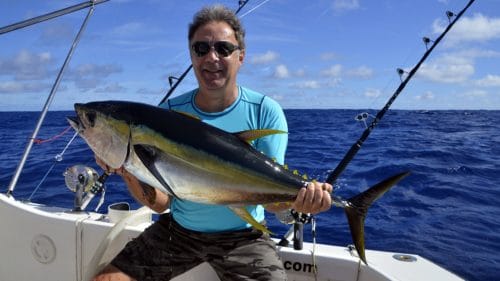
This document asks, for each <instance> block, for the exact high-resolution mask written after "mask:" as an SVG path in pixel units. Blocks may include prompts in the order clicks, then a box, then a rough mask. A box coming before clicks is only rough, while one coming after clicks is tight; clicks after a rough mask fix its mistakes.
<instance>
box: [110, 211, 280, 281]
mask: <svg viewBox="0 0 500 281" xmlns="http://www.w3.org/2000/svg"><path fill="white" fill-rule="evenodd" d="M202 262H207V263H209V264H210V265H211V266H212V268H213V269H214V270H215V272H216V273H217V275H218V276H219V278H220V279H221V280H286V273H285V270H284V268H283V264H282V262H281V259H280V257H279V255H278V253H277V251H276V247H275V243H274V241H272V240H271V239H270V238H269V236H268V235H264V234H262V232H260V231H257V230H253V229H249V230H241V231H231V232H222V233H220V232H219V233H201V232H196V231H191V230H188V229H185V228H183V227H181V226H180V225H179V224H177V223H176V222H175V221H174V220H173V219H171V217H170V215H169V214H165V215H161V216H160V219H159V220H158V221H157V222H155V223H154V224H153V225H151V226H150V227H149V228H147V229H146V230H145V231H144V232H143V233H142V234H141V235H140V236H139V237H137V238H136V239H134V240H132V241H130V242H129V243H128V244H127V245H126V246H125V248H124V249H123V250H122V251H121V252H120V253H119V254H118V255H117V256H116V257H115V259H114V260H113V261H112V262H111V264H112V265H114V266H116V267H117V268H119V269H120V270H121V271H123V272H125V273H126V274H128V275H129V276H131V277H133V278H135V279H137V280H138V281H159V280H162V281H164V280H170V279H172V278H174V277H175V276H177V275H179V274H182V273H184V272H186V271H188V270H189V269H191V268H193V267H195V266H197V265H199V264H200V263H202Z"/></svg>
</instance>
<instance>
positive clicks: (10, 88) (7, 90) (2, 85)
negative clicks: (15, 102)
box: [0, 81, 50, 94]
mask: <svg viewBox="0 0 500 281" xmlns="http://www.w3.org/2000/svg"><path fill="white" fill-rule="evenodd" d="M49 89H50V84H48V83H42V82H32V83H27V82H19V81H5V82H0V94H22V93H37V92H47V91H48V90H49Z"/></svg>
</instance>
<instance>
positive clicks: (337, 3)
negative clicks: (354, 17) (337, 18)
mask: <svg viewBox="0 0 500 281" xmlns="http://www.w3.org/2000/svg"><path fill="white" fill-rule="evenodd" d="M357 8H359V2H358V0H334V1H333V3H332V9H333V10H334V11H336V12H341V11H347V10H356V9H357Z"/></svg>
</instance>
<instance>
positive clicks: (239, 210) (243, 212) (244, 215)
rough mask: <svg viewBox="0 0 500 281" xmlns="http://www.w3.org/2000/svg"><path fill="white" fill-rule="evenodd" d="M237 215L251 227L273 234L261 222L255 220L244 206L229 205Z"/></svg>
mask: <svg viewBox="0 0 500 281" xmlns="http://www.w3.org/2000/svg"><path fill="white" fill-rule="evenodd" d="M229 208H230V209H231V210H232V211H233V212H234V213H235V214H236V215H237V216H238V217H240V218H241V219H242V220H244V221H246V222H248V223H249V224H250V225H251V226H252V227H253V228H255V229H257V230H260V231H262V232H264V233H268V234H273V233H272V232H271V231H270V230H269V229H267V227H265V226H263V225H262V224H261V223H259V222H258V221H256V220H255V219H254V218H253V217H252V215H251V214H250V213H249V212H248V211H247V209H245V208H244V207H234V206H230V207H229Z"/></svg>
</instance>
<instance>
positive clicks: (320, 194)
mask: <svg viewBox="0 0 500 281" xmlns="http://www.w3.org/2000/svg"><path fill="white" fill-rule="evenodd" d="M332 190H333V187H332V185H330V184H328V183H321V182H310V183H309V184H308V185H307V188H306V187H303V188H301V189H300V191H299V194H298V195H297V198H296V199H295V202H293V204H292V208H293V209H295V211H297V212H300V213H311V214H317V213H320V212H324V211H327V210H329V209H330V207H331V205H332V197H331V196H330V194H331V193H332Z"/></svg>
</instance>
